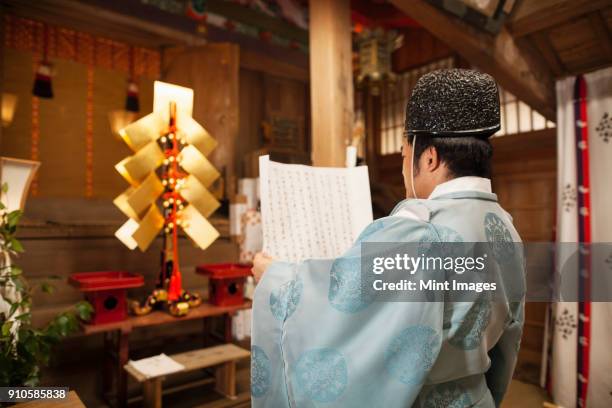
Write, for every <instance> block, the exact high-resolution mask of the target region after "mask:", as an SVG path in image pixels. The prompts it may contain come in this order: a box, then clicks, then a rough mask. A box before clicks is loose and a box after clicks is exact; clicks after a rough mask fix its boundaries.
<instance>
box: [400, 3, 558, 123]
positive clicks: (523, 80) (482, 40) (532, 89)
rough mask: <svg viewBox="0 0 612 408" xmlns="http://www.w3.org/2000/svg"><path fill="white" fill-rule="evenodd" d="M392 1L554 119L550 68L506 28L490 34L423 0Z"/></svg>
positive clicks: (507, 87)
mask: <svg viewBox="0 0 612 408" xmlns="http://www.w3.org/2000/svg"><path fill="white" fill-rule="evenodd" d="M391 2H392V3H393V4H394V5H395V6H396V7H397V8H398V9H400V10H401V11H403V12H404V13H406V14H407V15H408V16H410V17H412V18H413V19H415V20H416V21H417V22H418V23H419V24H421V25H422V26H423V27H424V28H425V29H427V30H428V31H429V32H431V33H432V34H433V35H435V36H436V37H438V38H439V39H440V40H442V41H444V42H445V43H446V44H448V45H449V46H450V47H451V48H453V49H454V50H455V51H457V53H459V54H460V55H461V56H463V57H464V58H465V59H467V60H468V61H469V62H470V63H471V64H473V65H474V66H475V67H476V68H479V69H482V70H483V71H485V72H488V73H489V74H491V75H492V76H493V77H494V78H495V79H496V80H497V81H498V82H499V83H500V84H501V86H503V87H504V88H505V89H507V90H509V91H510V92H512V93H513V94H515V95H517V96H518V97H519V98H520V99H521V100H523V101H524V102H525V103H527V104H528V105H530V106H531V107H532V108H534V109H535V110H537V111H538V112H540V113H541V114H542V115H543V116H544V117H546V118H547V119H550V120H554V118H555V94H554V82H553V77H552V75H551V73H550V70H549V69H548V67H547V66H546V65H545V64H542V63H541V62H540V61H539V60H538V59H535V58H533V56H531V55H530V53H528V52H524V51H523V50H521V48H520V47H519V46H518V45H517V44H516V42H515V40H514V38H513V37H512V36H511V35H510V33H509V32H508V30H507V29H506V28H504V27H502V28H501V30H500V32H499V34H497V36H495V37H493V36H491V35H490V34H487V33H485V32H482V31H479V30H478V29H476V28H474V27H472V26H470V25H468V24H466V23H464V22H463V21H461V20H460V19H458V18H456V17H453V16H451V15H449V14H446V13H444V12H443V11H442V10H440V9H438V8H436V7H435V6H432V5H431V4H429V3H428V2H427V1H425V0H391Z"/></svg>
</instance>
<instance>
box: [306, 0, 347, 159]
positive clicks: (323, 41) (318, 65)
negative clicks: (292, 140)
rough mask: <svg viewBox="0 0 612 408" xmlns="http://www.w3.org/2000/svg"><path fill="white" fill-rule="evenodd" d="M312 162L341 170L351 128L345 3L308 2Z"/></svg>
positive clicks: (315, 0) (343, 1) (311, 0)
mask: <svg viewBox="0 0 612 408" xmlns="http://www.w3.org/2000/svg"><path fill="white" fill-rule="evenodd" d="M309 17H310V27H309V34H310V101H311V112H312V127H311V130H312V162H313V165H315V166H336V167H338V166H344V163H345V152H346V146H347V142H348V140H349V138H350V136H351V131H352V126H353V75H352V53H351V14H350V1H349V0H334V1H329V0H310V2H309Z"/></svg>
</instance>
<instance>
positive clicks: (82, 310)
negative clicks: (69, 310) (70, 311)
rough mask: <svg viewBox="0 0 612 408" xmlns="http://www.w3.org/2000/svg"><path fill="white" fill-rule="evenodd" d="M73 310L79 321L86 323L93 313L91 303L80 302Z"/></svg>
mask: <svg viewBox="0 0 612 408" xmlns="http://www.w3.org/2000/svg"><path fill="white" fill-rule="evenodd" d="M74 308H75V309H76V312H77V316H79V319H81V320H84V321H88V320H89V319H91V316H92V315H93V311H94V309H93V306H92V305H91V303H89V302H87V301H85V300H82V301H80V302H79V303H77V304H76V305H74Z"/></svg>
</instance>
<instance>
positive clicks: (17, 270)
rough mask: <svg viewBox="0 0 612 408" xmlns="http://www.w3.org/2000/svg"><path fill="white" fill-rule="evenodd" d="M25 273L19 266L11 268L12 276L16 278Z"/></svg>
mask: <svg viewBox="0 0 612 408" xmlns="http://www.w3.org/2000/svg"><path fill="white" fill-rule="evenodd" d="M22 273H23V270H22V269H21V268H20V267H18V266H12V267H11V276H12V277H15V276H19V275H21V274H22Z"/></svg>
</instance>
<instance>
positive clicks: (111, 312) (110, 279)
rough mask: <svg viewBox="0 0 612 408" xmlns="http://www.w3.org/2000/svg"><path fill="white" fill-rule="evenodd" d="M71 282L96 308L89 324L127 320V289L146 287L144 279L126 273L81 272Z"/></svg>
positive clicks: (75, 274)
mask: <svg viewBox="0 0 612 408" xmlns="http://www.w3.org/2000/svg"><path fill="white" fill-rule="evenodd" d="M69 282H70V284H71V285H72V286H74V287H76V288H77V289H78V290H80V291H81V292H83V293H84V294H85V298H86V299H87V300H88V301H89V303H91V304H92V306H93V308H94V316H93V319H92V321H91V322H89V323H90V324H104V323H112V322H118V321H121V320H125V319H126V318H127V289H129V288H137V287H139V286H142V285H144V278H143V277H142V275H138V274H135V273H131V272H124V271H104V272H81V273H74V274H72V275H70V280H69Z"/></svg>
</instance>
